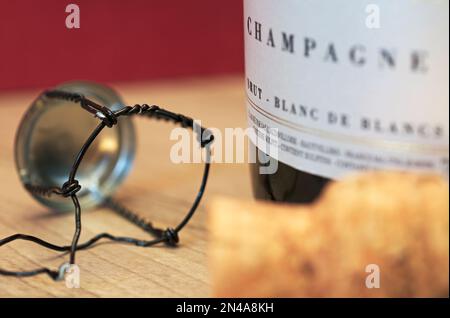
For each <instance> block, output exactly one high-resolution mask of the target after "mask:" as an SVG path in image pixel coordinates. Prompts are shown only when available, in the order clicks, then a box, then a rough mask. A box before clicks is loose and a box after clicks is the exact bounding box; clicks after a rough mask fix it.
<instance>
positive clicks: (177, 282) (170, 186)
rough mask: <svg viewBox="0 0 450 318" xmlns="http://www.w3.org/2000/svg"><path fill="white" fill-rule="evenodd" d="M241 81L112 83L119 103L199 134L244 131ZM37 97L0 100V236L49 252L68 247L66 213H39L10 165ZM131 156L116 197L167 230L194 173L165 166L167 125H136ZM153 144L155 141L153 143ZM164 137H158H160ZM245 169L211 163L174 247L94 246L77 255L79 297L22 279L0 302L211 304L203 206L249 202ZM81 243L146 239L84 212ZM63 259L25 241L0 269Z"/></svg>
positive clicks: (197, 171)
mask: <svg viewBox="0 0 450 318" xmlns="http://www.w3.org/2000/svg"><path fill="white" fill-rule="evenodd" d="M243 85H244V84H243V80H242V78H240V77H226V78H223V77H222V78H211V79H207V80H198V79H190V80H179V81H167V82H158V83H138V84H133V85H122V84H117V85H114V87H115V88H116V89H117V90H118V91H119V92H120V93H121V94H122V96H123V97H124V99H125V101H126V102H127V103H128V104H134V103H144V102H145V103H155V104H159V105H161V106H164V107H166V108H168V109H170V110H172V111H176V112H180V113H183V114H187V115H189V116H192V117H194V118H199V119H201V120H202V124H203V125H204V126H208V127H217V128H219V129H223V128H225V127H245V126H246V119H245V118H246V116H245V102H244V100H245V99H244V89H243ZM38 94H39V91H27V92H18V93H8V94H1V95H0V136H1V138H0V237H5V236H8V235H11V234H14V233H25V234H32V235H36V236H38V237H41V238H43V239H46V240H48V241H50V242H54V243H55V244H68V243H69V242H70V240H71V238H72V234H73V230H74V224H73V214H71V213H68V214H57V213H55V212H50V211H48V210H47V209H46V208H45V207H43V206H41V205H39V204H38V203H37V202H36V201H34V200H33V199H32V198H31V197H30V195H29V194H28V193H27V192H26V191H25V190H24V189H23V188H22V186H21V184H20V182H19V179H18V176H17V173H16V170H15V165H14V158H13V147H14V134H15V131H16V128H17V127H18V123H19V121H20V119H21V117H22V114H23V113H24V111H25V110H26V108H27V107H28V106H29V105H30V103H31V101H32V100H33V99H34V98H35V97H36V96H37V95H38ZM135 124H136V128H137V136H138V153H137V158H136V161H135V164H134V168H133V170H132V172H131V174H130V176H129V177H128V178H127V179H126V181H125V183H124V184H123V185H122V186H121V188H120V191H119V192H118V193H117V195H116V198H117V199H119V200H120V201H121V202H122V203H124V204H125V205H126V206H128V207H130V208H132V209H134V210H136V211H139V213H141V214H142V215H145V216H148V217H149V218H150V219H152V220H155V224H156V225H158V226H168V225H175V224H177V222H179V220H180V219H181V218H182V216H183V214H184V213H185V212H186V211H187V209H188V208H189V207H190V204H191V203H192V200H193V198H194V196H195V194H196V191H197V187H198V186H199V182H200V178H201V174H202V168H203V166H202V165H198V164H182V165H176V164H173V163H171V162H170V160H169V150H170V147H171V145H172V144H173V141H170V140H169V132H170V129H171V128H172V127H173V126H172V125H170V124H167V123H159V122H151V121H147V120H145V119H140V120H136V121H135ZM152 136H159V138H152ZM164 136H167V138H166V137H164ZM247 170H248V166H247V165H246V164H215V165H213V167H212V170H211V176H210V182H209V184H208V188H207V191H206V195H205V198H204V200H205V201H203V203H202V205H201V206H200V208H199V210H198V213H197V214H196V215H195V216H194V218H193V220H192V222H191V223H190V224H189V225H188V226H187V228H186V229H185V230H184V231H183V232H181V244H180V246H179V248H175V249H171V248H166V247H163V246H161V247H153V248H138V247H133V246H125V245H118V244H110V243H104V244H99V245H98V246H96V247H95V248H93V249H90V250H87V251H81V252H79V253H78V254H77V264H78V265H79V267H80V269H81V288H79V289H68V288H66V287H65V284H64V283H63V282H62V283H55V282H53V281H51V280H50V279H49V278H48V277H46V276H37V277H31V278H25V279H17V278H8V277H2V276H0V296H1V297H42V296H43V297H177V296H178V297H180V296H188V297H206V296H209V295H210V280H209V274H208V269H207V257H206V246H207V233H206V227H205V209H204V206H205V205H204V203H205V202H206V201H207V200H208V197H210V196H212V195H214V194H220V195H229V196H234V197H239V198H250V197H251V190H250V182H249V178H248V171H247ZM82 222H83V230H82V235H81V241H84V240H86V239H87V238H89V237H91V236H93V235H95V234H97V233H99V232H104V231H106V232H110V233H112V234H116V235H124V236H132V237H140V238H146V235H145V233H143V232H141V231H140V230H139V229H138V228H136V227H135V226H133V225H132V224H130V223H128V222H127V221H125V220H123V219H121V218H120V217H118V216H116V215H114V214H113V213H112V212H110V211H108V210H106V209H95V210H91V211H83V215H82ZM67 259H68V255H62V254H58V253H56V252H53V251H48V250H46V249H44V248H41V247H37V246H35V245H34V244H31V243H27V242H15V243H13V244H10V245H8V246H3V247H1V248H0V267H1V268H5V269H10V270H15V269H30V268H35V267H39V266H51V267H52V268H55V267H58V266H59V265H60V264H62V263H63V262H65V261H67Z"/></svg>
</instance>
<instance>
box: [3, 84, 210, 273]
mask: <svg viewBox="0 0 450 318" xmlns="http://www.w3.org/2000/svg"><path fill="white" fill-rule="evenodd" d="M42 96H43V97H46V98H49V99H62V100H66V101H70V102H74V103H78V104H80V106H81V107H82V108H83V109H85V110H87V111H88V112H89V113H91V114H93V115H94V116H96V117H97V118H99V119H100V120H101V122H100V124H99V125H98V126H97V127H96V128H95V129H94V131H93V132H92V133H91V134H90V136H89V137H88V139H87V140H86V142H85V143H84V145H83V146H82V147H81V149H80V151H79V153H78V155H77V157H76V159H75V162H74V163H73V166H72V169H71V171H70V173H69V178H68V180H67V181H66V182H65V183H64V184H63V185H62V187H60V188H58V187H43V186H39V185H32V184H25V185H24V186H25V188H26V189H27V191H29V192H32V193H36V194H40V195H43V196H50V195H52V194H56V195H60V196H62V197H65V198H68V197H70V198H71V199H72V201H73V204H74V208H75V232H74V235H73V239H72V244H71V245H70V246H59V245H55V244H52V243H49V242H47V241H45V240H42V239H40V238H37V237H34V236H31V235H24V234H14V235H11V236H9V237H6V238H4V239H0V247H1V246H3V245H5V244H8V243H10V242H13V241H15V240H25V241H30V242H33V243H35V244H38V245H40V246H43V247H45V248H48V249H51V250H55V251H58V252H69V253H70V263H65V264H63V265H61V266H60V268H59V269H58V270H56V271H55V270H50V269H48V268H45V267H44V268H39V269H35V270H32V271H22V272H12V271H7V270H3V269H1V268H0V275H7V276H16V277H29V276H35V275H39V274H47V275H48V276H49V277H50V278H52V279H53V280H55V281H58V280H62V279H63V278H64V275H65V272H66V269H67V267H68V266H70V265H73V264H75V253H76V251H79V250H84V249H88V248H91V247H92V246H93V245H94V244H95V243H97V242H98V241H99V240H101V239H108V240H110V241H114V242H119V243H125V244H132V245H135V246H140V247H149V246H153V245H155V244H158V243H165V244H166V245H168V246H171V247H175V246H177V244H178V243H179V235H178V233H179V232H180V231H181V230H182V229H183V227H184V226H186V224H187V223H188V222H189V220H190V219H191V218H192V216H193V215H194V213H195V211H196V209H197V207H198V205H199V203H200V201H201V199H202V197H203V194H204V191H205V188H206V183H207V180H208V175H209V168H210V162H209V161H210V155H211V153H210V147H209V146H210V145H211V143H212V142H213V140H214V136H213V135H212V133H211V131H209V130H207V129H205V128H203V127H200V126H199V127H196V125H195V123H194V120H193V119H192V118H190V117H187V116H184V115H182V114H176V113H173V112H170V111H168V110H165V109H162V108H160V107H159V106H156V105H152V106H149V105H147V104H142V105H139V104H136V105H134V106H124V107H122V108H121V109H119V110H117V111H115V112H114V111H112V110H111V109H109V108H108V107H105V106H102V105H99V104H97V103H95V102H93V101H92V100H89V99H87V98H86V97H85V96H83V95H82V94H78V93H71V92H65V91H60V90H50V91H45V92H44V93H43V94H42ZM132 115H140V116H144V117H148V118H154V119H157V120H159V119H162V120H165V121H172V122H173V123H175V124H179V125H180V126H181V127H183V128H190V129H192V130H193V131H194V133H196V134H197V140H198V141H199V143H200V146H201V147H202V148H205V149H206V163H205V168H204V172H203V178H202V181H201V184H200V188H199V190H198V193H197V196H196V198H195V200H194V202H193V204H192V206H191V208H190V209H189V211H188V212H187V214H186V215H185V216H184V218H183V219H182V221H181V222H180V223H179V224H178V225H177V226H176V227H175V228H170V227H169V228H167V229H165V230H161V229H158V228H156V227H153V225H152V223H151V222H148V221H147V220H145V219H143V218H141V217H139V216H138V215H137V214H136V213H134V212H132V211H130V210H128V209H126V208H125V207H123V206H122V205H120V204H119V203H118V202H116V201H114V200H113V199H112V198H106V199H105V202H104V205H105V206H106V207H109V208H110V209H111V210H113V211H115V212H116V213H117V214H119V215H120V216H122V217H124V218H125V219H127V220H128V221H130V222H132V223H133V224H135V225H137V226H138V227H140V228H141V229H143V230H144V231H146V232H147V233H149V234H151V235H153V236H154V237H155V238H154V239H153V240H139V239H135V238H129V237H120V236H114V235H111V234H108V233H101V234H98V235H96V236H94V237H93V238H91V239H89V240H88V241H86V242H85V243H82V244H78V240H79V238H80V234H81V207H80V204H79V202H78V198H77V193H78V192H79V191H80V190H81V185H80V184H79V182H78V180H76V179H75V176H76V173H77V170H78V167H79V166H80V163H81V161H82V160H83V157H84V154H85V153H86V152H87V150H88V149H89V146H90V145H91V144H92V142H93V141H94V140H95V138H96V137H97V136H98V135H99V134H100V132H101V131H102V130H103V128H105V127H109V128H111V127H113V126H114V125H116V124H117V122H118V118H119V117H120V116H132ZM205 135H206V136H205Z"/></svg>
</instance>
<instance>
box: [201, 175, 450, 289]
mask: <svg viewBox="0 0 450 318" xmlns="http://www.w3.org/2000/svg"><path fill="white" fill-rule="evenodd" d="M448 217H449V188H448V183H447V182H446V181H444V180H443V179H442V178H441V177H438V176H431V175H423V174H406V173H396V172H373V173H366V174H361V175H356V176H352V177H349V178H347V179H345V180H343V181H339V182H335V183H331V184H330V185H329V186H328V187H327V188H326V189H325V191H324V192H323V194H322V195H321V197H320V198H319V199H318V200H317V201H316V202H315V203H313V204H310V205H281V204H274V203H266V202H244V201H240V200H234V199H229V198H216V199H215V200H213V201H212V203H211V204H210V206H209V221H208V222H209V223H208V224H209V229H210V236H211V237H210V238H211V240H210V241H211V243H210V250H209V251H210V254H209V255H210V261H209V264H210V269H211V275H212V284H213V293H214V296H219V297H448V282H449V276H448V275H449V221H448Z"/></svg>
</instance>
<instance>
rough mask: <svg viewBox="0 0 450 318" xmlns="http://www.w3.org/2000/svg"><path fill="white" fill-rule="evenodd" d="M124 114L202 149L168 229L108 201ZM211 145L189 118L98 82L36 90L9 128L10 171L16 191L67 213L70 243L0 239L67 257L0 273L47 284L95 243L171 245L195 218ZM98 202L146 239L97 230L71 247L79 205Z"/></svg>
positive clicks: (124, 142)
mask: <svg viewBox="0 0 450 318" xmlns="http://www.w3.org/2000/svg"><path fill="white" fill-rule="evenodd" d="M86 114H91V115H94V116H86ZM132 116H140V117H146V118H150V119H160V120H165V121H168V122H172V123H175V124H177V125H181V127H183V128H187V129H192V130H193V133H194V134H196V136H197V139H198V142H199V144H200V146H201V148H203V149H204V151H205V167H204V171H203V177H202V179H201V184H200V187H199V190H198V193H197V195H196V197H195V199H194V201H193V204H192V206H191V207H190V209H189V210H188V211H187V213H186V215H185V216H184V218H183V219H182V220H181V221H180V223H179V224H178V225H177V226H175V227H173V228H172V227H169V228H166V229H160V228H157V227H155V226H153V224H152V223H151V222H150V221H148V220H147V219H145V218H142V217H140V216H139V215H138V214H136V213H135V212H133V211H131V210H129V209H127V208H126V207H124V206H123V205H121V204H120V203H119V202H118V201H116V200H114V199H113V198H112V195H113V193H114V192H115V190H117V188H118V187H119V185H120V184H121V182H122V181H123V180H124V178H125V177H126V175H127V174H128V172H129V170H130V168H131V166H132V163H133V159H134V155H135V147H136V142H135V131H134V126H133V123H132V121H131V118H130V117H132ZM105 128H106V129H105ZM89 132H90V134H89ZM86 136H88V137H87V139H86ZM213 140H214V136H213V135H212V134H211V132H210V131H209V130H207V129H205V128H203V127H199V126H198V125H196V123H195V121H194V120H193V119H192V118H190V117H187V116H184V115H181V114H176V113H173V112H170V111H168V110H165V109H162V108H160V107H158V106H156V105H152V106H149V105H147V104H142V105H138V104H137V105H134V106H125V105H124V103H123V102H122V100H121V98H120V97H119V96H118V95H117V93H116V92H114V91H113V90H112V89H110V88H108V87H105V86H103V85H99V84H94V83H87V82H71V83H65V84H62V85H60V86H57V87H56V88H54V89H52V90H48V91H45V92H43V93H42V94H41V95H40V96H39V97H38V98H37V99H36V100H35V101H34V102H33V103H32V105H31V107H30V108H29V109H28V110H27V112H26V113H25V115H24V117H23V118H22V121H21V123H20V125H19V128H18V130H17V134H16V140H15V159H16V167H17V171H18V173H19V177H20V180H21V182H22V184H23V186H24V187H25V189H26V190H27V191H28V192H29V193H30V194H31V195H32V196H33V197H34V198H35V199H36V200H37V201H39V202H40V203H42V204H43V205H45V206H47V207H49V208H51V209H53V210H56V211H60V212H64V211H71V210H74V211H75V231H74V234H73V239H72V242H71V244H70V245H66V246H60V245H55V244H52V243H50V242H47V241H44V240H42V239H40V238H38V237H35V236H31V235H25V234H14V235H11V236H9V237H6V238H3V239H0V246H3V245H5V244H8V243H10V242H12V241H15V240H25V241H31V242H33V243H35V244H38V245H41V246H43V247H45V248H48V249H52V250H55V251H59V252H68V253H69V254H70V259H69V262H68V263H64V264H62V265H61V266H60V267H59V268H58V269H56V270H53V269H49V268H47V267H42V268H37V269H33V270H28V271H11V270H5V269H0V275H7V276H16V277H27V276H34V275H39V274H47V275H48V276H50V277H51V278H52V279H54V280H61V279H63V278H64V277H65V274H66V272H67V270H68V268H70V266H71V265H74V264H75V255H76V252H77V251H79V250H83V249H87V248H89V247H92V245H93V244H95V243H96V242H98V241H99V240H101V239H106V240H110V241H114V242H121V243H126V244H133V245H136V246H140V247H149V246H153V245H155V244H159V243H165V244H166V245H168V246H176V245H177V243H178V242H179V237H178V233H179V232H180V231H181V230H182V229H183V228H184V227H185V226H186V224H187V223H188V222H189V220H190V219H191V217H192V216H193V214H194V213H195V211H196V209H197V207H198V205H199V203H200V201H201V199H202V196H203V193H204V191H205V187H206V183H207V180H208V174H209V169H210V156H211V149H210V145H211V143H212V142H213ZM88 150H89V151H88ZM81 163H83V165H81ZM99 205H104V206H105V207H108V208H110V209H111V210H113V211H114V212H116V213H117V214H119V215H121V216H122V217H124V218H125V219H127V220H128V221H130V222H132V223H133V224H135V225H137V226H138V227H140V228H141V229H142V230H144V231H145V232H147V233H149V234H151V235H152V236H153V238H152V239H151V240H140V239H135V238H131V237H121V236H115V235H111V234H109V233H100V234H98V235H96V236H94V237H92V238H91V239H89V240H87V241H86V242H83V243H79V238H80V234H81V208H83V209H87V208H93V207H96V206H99Z"/></svg>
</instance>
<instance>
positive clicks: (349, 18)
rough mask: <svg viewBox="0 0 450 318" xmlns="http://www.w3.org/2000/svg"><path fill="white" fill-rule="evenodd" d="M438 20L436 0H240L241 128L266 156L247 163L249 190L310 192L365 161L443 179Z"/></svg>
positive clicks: (441, 26)
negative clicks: (263, 137) (265, 137)
mask: <svg viewBox="0 0 450 318" xmlns="http://www.w3.org/2000/svg"><path fill="white" fill-rule="evenodd" d="M448 21H449V2H448V1H446V0H433V1H432V0H396V1H392V0H346V1H335V0H314V1H310V0H283V1H274V0H244V32H245V35H244V38H245V60H246V92H247V115H248V122H249V127H250V128H253V129H254V130H255V131H257V130H266V131H268V130H269V129H270V130H271V131H272V133H271V140H270V143H271V144H272V145H275V149H276V156H275V155H274V154H273V152H272V153H268V152H267V149H268V148H269V147H266V146H267V145H262V144H261V143H260V142H255V143H256V144H255V146H256V148H255V149H256V150H255V149H254V150H255V151H256V152H257V153H259V154H260V155H264V156H267V155H268V156H269V158H271V159H270V160H271V161H272V162H275V163H276V164H277V166H278V167H277V169H276V170H275V171H274V172H272V173H266V174H264V173H261V169H260V168H261V166H263V165H266V164H267V163H264V164H262V163H261V161H260V160H256V163H253V164H252V167H251V173H252V180H253V186H254V192H255V195H256V197H257V198H264V199H270V200H275V201H288V202H310V201H312V200H314V199H315V198H316V197H317V196H318V195H319V194H320V192H321V190H322V188H323V186H324V185H325V184H326V183H327V182H328V181H329V180H336V179H339V178H341V177H343V176H345V175H347V174H349V173H354V172H356V171H367V170H381V169H382V170H401V171H417V172H425V173H438V174H441V175H442V176H444V177H445V178H447V180H448V159H449V147H448V146H449V133H448V131H449V88H448V87H449V73H448V71H449V63H448V56H449V42H448V37H449V26H448ZM273 132H275V133H273ZM264 156H263V157H264ZM259 157H261V156H259Z"/></svg>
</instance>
